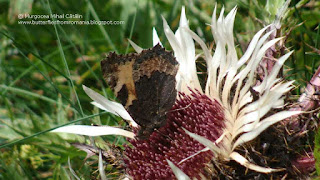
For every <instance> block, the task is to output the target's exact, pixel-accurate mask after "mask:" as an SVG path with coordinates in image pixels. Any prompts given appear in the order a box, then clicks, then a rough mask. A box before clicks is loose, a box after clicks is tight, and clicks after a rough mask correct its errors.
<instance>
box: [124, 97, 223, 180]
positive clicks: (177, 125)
mask: <svg viewBox="0 0 320 180" xmlns="http://www.w3.org/2000/svg"><path fill="white" fill-rule="evenodd" d="M182 127H183V128H185V129H187V130H188V131H190V132H192V133H196V134H198V135H200V136H203V137H205V138H207V139H209V140H211V141H213V142H214V141H215V140H217V139H218V138H219V137H220V135H221V134H222V128H223V127H224V114H223V110H222V107H221V105H220V104H219V103H218V102H217V101H215V100H212V99H210V98H209V97H208V96H206V95H204V94H201V93H199V92H197V91H196V92H192V94H191V95H185V94H183V93H180V94H179V98H178V99H177V100H176V103H175V105H174V106H173V107H172V109H171V110H170V111H169V112H168V114H167V122H166V124H165V125H164V126H163V127H161V128H160V129H158V130H156V131H155V132H153V133H152V134H151V136H150V137H149V138H148V139H146V140H129V142H130V143H131V144H132V146H133V147H130V146H127V147H126V150H125V156H126V157H125V164H126V169H127V173H128V174H129V175H131V176H132V177H133V178H134V179H170V178H171V179H172V178H174V177H175V176H174V174H173V172H172V170H171V168H170V166H169V165H168V163H167V161H166V159H168V160H170V161H172V162H173V163H174V164H175V165H176V166H177V167H179V168H180V169H181V170H182V171H183V172H184V173H186V174H187V175H188V176H189V177H191V178H192V177H196V178H200V174H203V175H205V172H204V168H205V166H206V165H207V163H208V162H209V161H210V160H211V159H212V157H213V153H212V152H211V151H206V152H201V153H199V154H198V155H196V156H194V157H192V158H190V159H188V160H186V161H183V162H182V163H180V164H179V162H180V161H181V160H183V159H185V158H188V157H189V156H191V155H193V154H195V153H197V152H198V151H199V150H202V149H203V148H205V147H204V145H202V144H200V143H199V142H198V141H196V140H194V139H193V138H191V137H190V136H189V135H187V134H186V133H185V131H184V130H183V129H182Z"/></svg>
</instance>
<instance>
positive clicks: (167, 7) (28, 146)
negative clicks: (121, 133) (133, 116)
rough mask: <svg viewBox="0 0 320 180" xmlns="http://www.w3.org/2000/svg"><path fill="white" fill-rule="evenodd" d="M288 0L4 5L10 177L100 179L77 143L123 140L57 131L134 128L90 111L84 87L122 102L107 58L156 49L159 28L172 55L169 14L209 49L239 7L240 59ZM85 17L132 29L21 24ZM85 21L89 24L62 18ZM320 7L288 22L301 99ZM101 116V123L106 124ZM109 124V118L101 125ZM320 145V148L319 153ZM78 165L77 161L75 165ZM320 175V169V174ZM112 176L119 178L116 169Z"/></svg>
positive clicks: (2, 169)
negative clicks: (223, 16) (183, 19)
mask: <svg viewBox="0 0 320 180" xmlns="http://www.w3.org/2000/svg"><path fill="white" fill-rule="evenodd" d="M283 2H284V1H283V0H269V1H264V0H236V1H233V0H218V1H210V0H199V1H192V0H190V1H188V0H178V1H169V0H154V1H147V0H119V1H116V0H111V1H102V0H91V1H90V0H86V1H80V2H79V1H76V0H70V1H63V0H57V1H49V0H47V1H46V0H39V1H33V0H11V1H10V0H0V95H1V96H0V151H1V153H0V179H76V178H75V177H74V176H73V175H72V173H74V174H77V176H78V177H79V178H80V179H99V178H100V177H99V173H98V170H97V169H98V164H97V158H96V157H91V158H89V159H88V160H87V161H85V157H86V154H85V153H84V152H82V151H79V150H77V149H76V148H74V147H73V146H72V145H71V144H70V143H72V142H81V143H90V142H92V141H95V142H96V144H97V145H98V146H99V147H104V148H107V146H108V143H107V142H109V143H111V144H117V145H122V144H123V143H124V142H125V139H123V138H121V137H112V136H108V137H98V138H94V139H92V138H86V137H83V136H76V135H61V134H54V133H48V131H49V130H50V129H52V128H57V127H60V126H63V125H65V124H69V123H77V124H94V125H101V124H102V125H113V126H125V123H124V122H123V121H122V120H121V119H119V118H116V117H115V116H112V115H110V114H108V113H104V114H101V112H99V110H97V109H94V108H93V106H92V105H91V104H90V99H89V97H88V96H87V95H86V94H85V93H84V91H83V90H82V84H85V85H86V86H88V87H90V88H93V89H95V90H96V91H98V92H100V93H102V94H104V95H105V96H109V97H110V98H113V95H112V93H111V91H110V90H109V89H108V88H107V87H106V84H105V82H104V81H103V78H102V74H101V71H100V60H101V59H102V58H103V56H104V54H106V53H108V52H110V51H116V52H117V53H121V54H124V53H128V52H133V49H132V48H131V47H130V46H129V44H128V40H127V39H131V40H133V41H134V42H135V43H137V44H138V45H140V46H141V47H143V48H150V47H151V46H152V28H153V27H155V28H156V29H157V31H158V34H159V36H160V39H161V41H162V43H163V44H164V46H165V47H166V48H167V49H170V46H169V44H168V42H167V40H166V38H165V36H164V33H163V28H162V20H161V16H164V17H165V19H166V20H167V21H168V23H169V25H170V27H171V28H172V29H173V30H174V31H175V30H176V28H177V26H178V23H179V17H180V11H181V6H183V5H184V6H185V7H186V14H187V18H188V19H189V24H190V28H191V29H192V30H194V31H195V32H196V33H197V34H198V35H200V37H201V38H203V39H205V42H206V43H208V44H210V43H212V41H213V38H212V35H211V31H210V28H209V26H208V25H206V23H210V19H211V15H212V12H213V8H214V6H215V3H217V5H218V6H217V7H218V11H217V12H218V13H219V12H220V9H221V8H222V6H224V7H225V9H226V12H229V11H230V10H231V9H232V8H233V7H234V6H237V7H238V12H237V16H236V20H235V26H234V31H235V33H234V34H235V37H236V38H235V39H236V41H237V42H236V44H240V46H238V51H239V56H240V55H241V54H242V53H243V52H244V51H245V48H246V46H247V45H248V43H249V41H250V39H251V38H252V37H253V35H254V34H255V33H256V32H257V31H258V30H259V29H261V27H263V26H264V25H266V24H269V23H271V22H272V21H273V20H274V18H275V14H276V12H277V9H278V8H279V7H280V6H281V4H283ZM25 13H26V14H34V15H48V14H80V15H82V16H83V18H82V19H81V20H97V21H98V20H113V21H124V24H122V25H105V26H99V25H21V24H18V21H19V20H22V21H26V20H30V19H19V18H18V15H19V14H25ZM51 20H53V19H51ZM61 20H69V21H78V20H80V19H76V18H74V19H61ZM319 23H320V2H319V1H316V0H310V1H307V0H300V1H299V0H294V1H292V2H291V4H290V6H289V13H288V16H287V17H286V18H285V19H284V21H283V28H282V32H283V34H282V36H287V40H286V47H287V48H289V49H290V50H295V52H294V54H293V55H292V56H291V57H290V59H289V60H288V61H287V64H286V70H287V71H286V74H285V75H286V77H287V78H288V79H295V80H296V85H297V86H298V87H299V88H296V89H295V91H294V94H295V95H299V94H300V93H302V92H301V90H303V87H305V85H306V83H307V82H308V80H310V78H311V77H312V75H313V73H314V71H315V69H317V67H318V66H319V64H320V61H319V60H320V56H319V52H318V53H317V51H316V49H318V51H319V43H320V37H319V35H320V34H319ZM100 115H101V116H100ZM100 117H101V118H100ZM317 144H319V143H316V145H317ZM68 160H69V162H68ZM318 167H319V166H318ZM105 171H106V174H107V176H108V178H115V179H117V177H118V175H119V174H118V173H117V170H115V169H114V168H113V167H112V166H107V167H106V169H105Z"/></svg>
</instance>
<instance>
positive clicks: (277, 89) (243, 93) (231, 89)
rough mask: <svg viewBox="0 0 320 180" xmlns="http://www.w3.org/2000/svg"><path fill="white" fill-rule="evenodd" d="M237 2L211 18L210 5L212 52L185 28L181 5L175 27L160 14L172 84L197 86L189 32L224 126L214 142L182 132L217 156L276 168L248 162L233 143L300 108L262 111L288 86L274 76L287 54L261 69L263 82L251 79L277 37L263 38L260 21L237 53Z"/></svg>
mask: <svg viewBox="0 0 320 180" xmlns="http://www.w3.org/2000/svg"><path fill="white" fill-rule="evenodd" d="M236 10H237V8H236V7H235V8H233V9H232V10H231V12H230V13H229V14H228V15H227V16H226V17H224V16H223V13H224V9H222V10H221V13H220V16H219V18H218V19H216V8H215V9H214V12H213V16H212V22H211V28H212V35H213V37H214V40H215V43H216V48H215V53H214V54H213V55H211V52H210V51H209V49H208V48H207V47H206V44H205V43H204V42H203V41H202V40H201V38H200V37H198V36H197V35H196V34H195V33H194V32H192V31H191V30H190V29H189V26H188V21H187V19H186V17H185V10H184V8H182V13H181V19H180V26H179V28H178V30H177V32H176V33H175V35H174V34H173V32H172V31H171V29H170V28H169V26H168V24H167V22H166V21H165V19H163V21H164V22H163V24H164V25H163V26H164V30H165V34H166V36H167V38H168V40H169V42H170V45H171V46H172V49H173V50H174V53H175V56H176V58H177V61H178V62H179V65H180V67H179V71H178V73H179V74H178V76H177V84H179V85H180V86H178V87H177V89H178V90H179V91H181V92H185V93H188V92H189V90H188V89H187V88H186V87H190V88H191V89H197V90H199V91H201V89H200V85H199V80H198V79H197V76H196V72H195V69H196V68H195V57H196V56H195V54H194V52H195V48H194V42H193V41H192V40H191V38H193V39H194V40H195V41H196V42H197V43H199V45H200V46H201V48H202V49H203V54H204V59H205V60H206V63H207V69H208V79H207V83H206V86H205V94H206V95H207V96H208V97H210V98H212V99H215V100H217V101H218V102H219V103H220V104H221V105H222V106H223V109H224V114H225V126H226V127H225V129H224V133H223V136H224V137H223V138H222V140H221V142H220V143H219V146H217V145H216V144H215V142H211V141H209V140H207V139H205V138H203V137H200V136H198V135H196V134H193V133H192V132H187V133H188V134H189V135H191V136H192V137H193V138H195V139H197V140H198V141H199V142H200V143H202V144H204V145H205V146H207V147H208V148H210V149H211V150H212V151H213V152H214V153H215V154H216V155H217V156H218V157H219V158H220V159H222V160H226V161H229V160H230V159H234V160H235V161H237V162H239V163H240V164H242V165H244V166H246V167H247V168H250V169H253V170H256V171H258V172H264V173H270V172H272V171H275V170H274V169H271V168H263V167H259V166H256V165H253V164H250V163H249V162H248V161H247V160H246V159H245V158H244V157H243V156H241V155H240V154H239V153H237V152H235V151H234V150H235V148H237V147H238V146H239V145H242V144H243V143H246V142H248V141H251V140H253V139H254V138H256V137H257V136H258V135H259V134H260V133H261V132H262V131H264V130H265V129H266V128H268V127H269V126H271V125H272V124H274V123H277V122H279V121H281V120H283V119H285V118H288V117H290V116H293V115H296V114H299V113H301V112H299V111H279V112H277V113H274V114H272V115H268V116H266V114H267V113H268V112H269V111H270V110H271V109H273V108H277V107H281V106H283V104H284V100H283V95H284V94H285V93H287V92H288V91H289V90H290V89H291V88H292V86H291V84H292V83H293V82H292V81H291V82H284V81H283V80H282V79H279V78H277V74H278V73H279V70H280V69H281V67H282V65H283V63H284V62H285V60H286V59H287V58H288V57H289V56H290V55H291V54H292V52H289V53H287V54H285V55H284V56H282V57H280V58H279V59H278V60H277V61H276V64H275V66H274V68H273V69H272V72H271V73H270V74H267V73H265V78H264V80H263V82H262V83H261V84H259V85H256V78H255V77H256V76H257V74H256V71H255V70H256V69H257V67H258V66H259V63H260V61H261V60H262V59H263V57H264V55H265V52H266V50H268V49H269V48H270V47H271V46H272V45H274V44H275V43H277V42H278V41H279V40H280V39H281V38H277V39H273V40H270V41H267V39H268V37H269V35H270V34H271V33H272V32H273V31H270V32H267V33H266V29H267V28H268V27H269V26H267V27H265V28H263V29H262V30H260V31H259V32H257V33H256V35H255V36H254V37H253V39H252V41H251V43H250V45H249V46H248V49H247V51H246V52H245V54H244V55H243V56H242V57H241V58H240V59H238V57H237V53H236V49H235V45H234V38H233V24H234V19H235V14H236ZM250 88H253V89H254V90H255V91H256V92H257V93H259V95H260V97H259V98H258V99H257V100H254V99H253V95H252V94H251V91H250Z"/></svg>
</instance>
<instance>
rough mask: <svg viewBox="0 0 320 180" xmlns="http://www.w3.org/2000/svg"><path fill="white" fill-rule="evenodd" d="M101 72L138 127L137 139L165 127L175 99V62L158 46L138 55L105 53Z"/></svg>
mask: <svg viewBox="0 0 320 180" xmlns="http://www.w3.org/2000/svg"><path fill="white" fill-rule="evenodd" d="M101 69H102V73H103V77H104V79H105V80H106V82H107V84H108V85H109V87H110V88H111V89H112V90H113V92H114V93H115V95H116V96H117V98H118V100H119V101H120V102H121V103H122V105H123V106H124V107H125V108H126V109H127V111H128V112H129V114H130V115H131V117H132V118H133V119H134V120H135V121H136V122H137V123H138V124H139V126H140V127H141V128H140V130H139V132H138V136H137V137H138V138H139V139H146V138H148V137H149V136H150V135H151V134H152V133H153V131H154V130H155V129H158V128H160V127H162V126H163V125H164V124H165V122H166V113H167V112H168V111H169V110H170V109H171V108H172V106H173V104H174V102H175V99H176V96H177V91H176V89H175V86H176V80H175V76H176V73H177V69H178V62H177V61H176V59H175V58H174V56H173V54H172V52H168V51H166V50H165V49H164V48H162V47H161V46H160V45H159V44H158V45H156V46H154V47H153V48H151V49H148V50H143V51H142V52H141V53H131V54H127V55H117V54H116V53H109V55H108V56H107V58H106V59H104V60H103V61H101Z"/></svg>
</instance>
